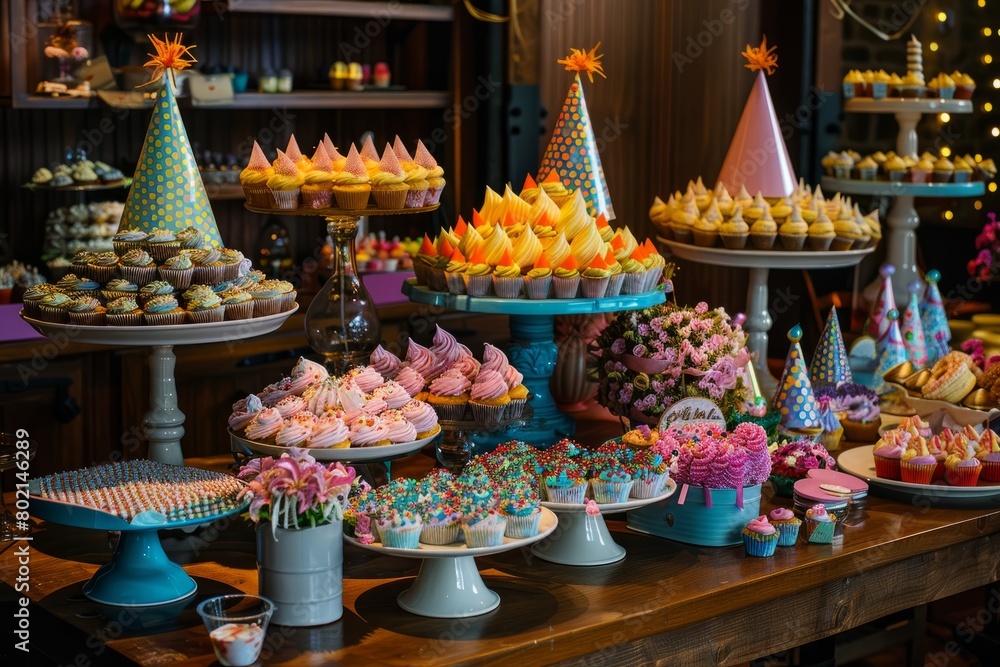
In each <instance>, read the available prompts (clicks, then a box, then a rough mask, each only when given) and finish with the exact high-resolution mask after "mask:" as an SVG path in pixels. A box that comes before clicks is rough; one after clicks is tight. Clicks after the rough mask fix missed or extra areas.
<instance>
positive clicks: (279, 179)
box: [267, 149, 305, 210]
mask: <svg viewBox="0 0 1000 667" xmlns="http://www.w3.org/2000/svg"><path fill="white" fill-rule="evenodd" d="M272 168H273V170H274V171H273V173H272V174H271V176H270V177H268V179H267V188H268V189H269V190H270V191H271V198H272V199H273V200H274V208H276V209H282V210H291V209H296V208H298V207H299V195H300V194H301V192H302V185H303V184H304V183H305V176H304V175H303V174H302V171H300V170H299V168H298V167H296V166H295V162H294V161H292V159H291V158H290V157H288V155H287V154H286V153H284V152H283V151H281V150H280V149H279V150H278V157H277V158H276V159H275V161H274V165H272Z"/></svg>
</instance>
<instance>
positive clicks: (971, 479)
mask: <svg viewBox="0 0 1000 667" xmlns="http://www.w3.org/2000/svg"><path fill="white" fill-rule="evenodd" d="M963 440H964V442H963V444H964V447H963V448H961V449H959V448H955V449H953V450H952V453H951V454H950V455H949V456H948V458H946V459H945V460H944V478H945V481H947V482H948V484H950V485H952V486H976V484H977V483H978V482H979V475H980V474H981V472H982V468H983V466H982V462H981V461H980V460H979V459H978V458H976V449H975V444H974V443H973V442H969V440H968V439H967V438H963ZM904 481H905V480H904Z"/></svg>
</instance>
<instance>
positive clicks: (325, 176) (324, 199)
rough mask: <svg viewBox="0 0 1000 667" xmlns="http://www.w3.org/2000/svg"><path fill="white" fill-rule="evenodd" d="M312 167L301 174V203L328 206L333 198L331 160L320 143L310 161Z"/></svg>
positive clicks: (310, 206) (311, 206) (317, 206)
mask: <svg viewBox="0 0 1000 667" xmlns="http://www.w3.org/2000/svg"><path fill="white" fill-rule="evenodd" d="M310 164H311V165H312V168H311V169H310V170H309V171H307V172H306V173H305V174H303V183H302V204H303V205H304V206H307V207H309V208H329V207H330V202H331V201H332V200H333V160H331V159H330V155H329V154H328V153H327V152H326V147H325V146H324V145H323V144H322V143H320V145H319V146H317V147H316V152H315V153H314V154H313V156H312V160H311V161H310Z"/></svg>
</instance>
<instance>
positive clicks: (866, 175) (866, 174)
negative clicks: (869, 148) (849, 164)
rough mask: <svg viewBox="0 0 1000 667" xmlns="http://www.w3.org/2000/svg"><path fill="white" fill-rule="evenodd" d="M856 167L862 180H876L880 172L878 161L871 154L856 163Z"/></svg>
mask: <svg viewBox="0 0 1000 667" xmlns="http://www.w3.org/2000/svg"><path fill="white" fill-rule="evenodd" d="M854 168H855V169H857V170H858V176H859V177H860V178H861V180H862V181H874V180H875V176H876V175H877V174H878V163H877V162H875V160H873V159H872V157H871V156H870V155H869V156H868V157H866V158H864V159H862V160H861V161H860V162H858V163H857V164H856V165H854Z"/></svg>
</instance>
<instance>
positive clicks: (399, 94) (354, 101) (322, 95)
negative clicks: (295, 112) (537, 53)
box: [14, 90, 451, 110]
mask: <svg viewBox="0 0 1000 667" xmlns="http://www.w3.org/2000/svg"><path fill="white" fill-rule="evenodd" d="M178 103H179V104H180V106H181V107H182V108H198V109H209V110H227V109H274V108H282V109H445V108H447V107H448V105H449V104H450V103H451V96H450V94H449V93H448V92H447V91H443V90H442V91H437V90H387V91H365V92H354V91H335V90H329V91H324V90H307V91H299V92H294V93H275V94H267V93H239V94H237V95H236V98H235V100H234V101H233V103H232V104H216V105H199V106H198V107H193V106H192V105H191V98H189V97H182V98H179V99H178ZM14 106H15V107H16V108H19V109H97V108H100V107H101V106H103V105H102V104H101V103H100V102H99V101H98V100H97V98H92V99H89V100H87V99H70V98H65V99H59V98H55V97H45V96H42V95H24V96H20V97H18V98H16V99H15V100H14ZM152 106H153V105H152V104H150V105H149V107H147V108H152Z"/></svg>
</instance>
